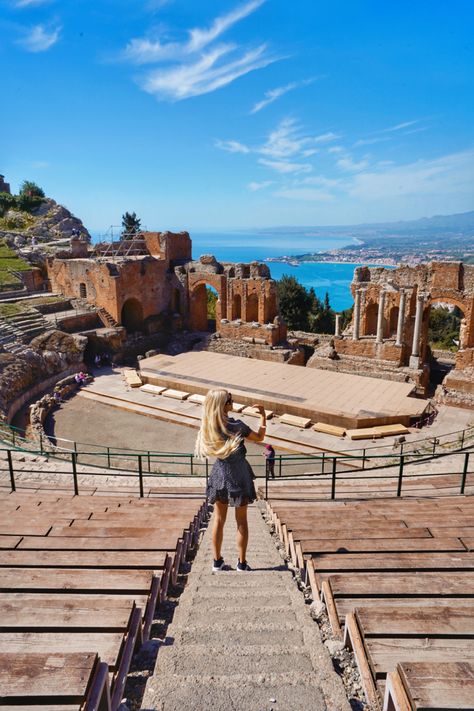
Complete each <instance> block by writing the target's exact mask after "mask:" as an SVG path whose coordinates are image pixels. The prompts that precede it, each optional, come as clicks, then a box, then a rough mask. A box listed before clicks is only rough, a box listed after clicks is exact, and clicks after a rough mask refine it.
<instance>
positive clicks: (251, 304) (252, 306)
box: [245, 291, 258, 321]
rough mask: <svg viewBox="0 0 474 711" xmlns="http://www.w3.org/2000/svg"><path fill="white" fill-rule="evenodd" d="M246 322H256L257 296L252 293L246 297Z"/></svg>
mask: <svg viewBox="0 0 474 711" xmlns="http://www.w3.org/2000/svg"><path fill="white" fill-rule="evenodd" d="M245 320H246V321H258V296H257V294H256V293H255V292H254V291H252V293H251V294H249V295H248V296H247V317H246V319H245Z"/></svg>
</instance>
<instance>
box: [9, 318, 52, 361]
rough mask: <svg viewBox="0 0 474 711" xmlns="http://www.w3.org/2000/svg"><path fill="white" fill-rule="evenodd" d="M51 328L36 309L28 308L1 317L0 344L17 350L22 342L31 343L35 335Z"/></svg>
mask: <svg viewBox="0 0 474 711" xmlns="http://www.w3.org/2000/svg"><path fill="white" fill-rule="evenodd" d="M50 328H51V326H50V324H49V323H48V321H47V320H46V319H45V318H44V316H43V315H42V314H40V313H39V311H37V310H36V309H28V310H26V311H22V312H21V313H18V314H14V315H12V316H2V317H0V345H1V346H3V348H5V350H8V351H11V352H16V351H15V349H18V348H19V347H20V346H21V344H25V343H29V342H30V341H31V340H32V339H33V338H34V337H35V336H39V335H40V334H41V333H44V332H45V331H47V330H49V329H50Z"/></svg>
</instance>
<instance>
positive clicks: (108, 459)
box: [107, 447, 110, 469]
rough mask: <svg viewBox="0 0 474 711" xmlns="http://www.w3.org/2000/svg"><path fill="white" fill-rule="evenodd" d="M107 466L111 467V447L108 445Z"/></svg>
mask: <svg viewBox="0 0 474 711" xmlns="http://www.w3.org/2000/svg"><path fill="white" fill-rule="evenodd" d="M107 467H108V468H109V469H110V447H107Z"/></svg>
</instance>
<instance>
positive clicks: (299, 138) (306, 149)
mask: <svg viewBox="0 0 474 711" xmlns="http://www.w3.org/2000/svg"><path fill="white" fill-rule="evenodd" d="M336 138H337V134H335V133H332V132H331V133H323V134H321V135H319V136H308V135H305V134H303V132H302V129H301V128H300V127H299V125H298V124H297V122H296V121H295V120H294V119H292V118H286V119H283V120H282V121H280V123H279V124H278V126H277V128H276V129H275V130H274V131H272V132H271V133H270V134H269V136H268V139H267V141H266V143H264V145H263V146H261V147H260V148H259V149H258V152H259V153H262V154H263V155H267V156H270V157H271V158H291V157H293V156H296V155H301V156H302V157H305V158H307V157H309V156H311V155H314V153H317V152H318V148H317V147H316V146H317V144H320V143H327V142H329V141H333V140H335V139H336Z"/></svg>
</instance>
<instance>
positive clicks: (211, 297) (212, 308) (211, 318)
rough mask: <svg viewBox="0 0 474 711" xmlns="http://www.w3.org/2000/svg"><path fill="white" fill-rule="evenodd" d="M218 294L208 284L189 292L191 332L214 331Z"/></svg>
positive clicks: (200, 285)
mask: <svg viewBox="0 0 474 711" xmlns="http://www.w3.org/2000/svg"><path fill="white" fill-rule="evenodd" d="M218 301H219V294H218V293H217V291H216V289H214V287H212V286H209V284H199V285H198V286H196V287H195V288H194V289H193V291H192V292H191V299H190V322H191V328H192V329H193V331H210V332H211V333H214V331H215V330H216V318H217V307H218Z"/></svg>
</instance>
